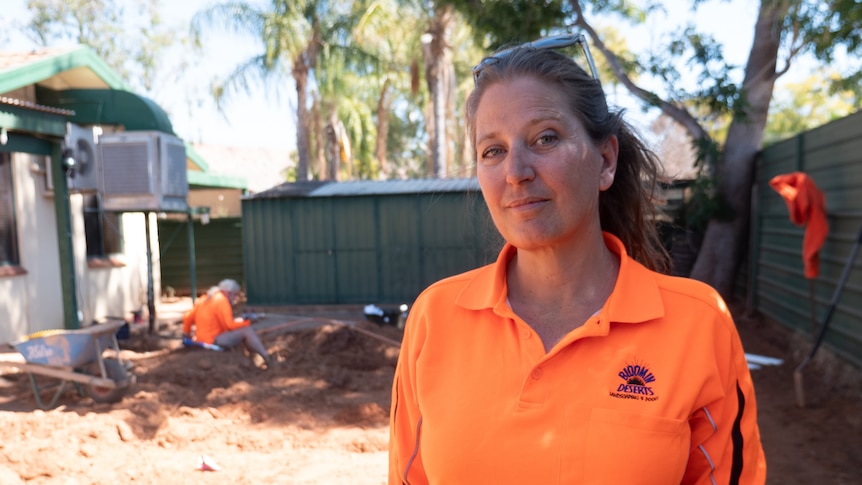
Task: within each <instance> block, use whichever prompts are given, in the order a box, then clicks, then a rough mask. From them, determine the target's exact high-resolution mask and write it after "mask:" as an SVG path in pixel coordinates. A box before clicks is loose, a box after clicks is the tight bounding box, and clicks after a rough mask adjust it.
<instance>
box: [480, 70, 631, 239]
mask: <svg viewBox="0 0 862 485" xmlns="http://www.w3.org/2000/svg"><path fill="white" fill-rule="evenodd" d="M475 124H476V143H475V146H476V164H477V175H478V179H479V185H480V187H481V189H482V194H483V196H484V198H485V202H486V203H487V204H488V209H489V210H490V212H491V217H492V218H493V219H494V224H495V225H496V226H497V229H498V230H499V231H500V233H501V234H502V235H503V237H504V238H505V239H506V240H507V241H509V242H510V243H512V244H513V245H514V246H516V247H518V248H521V249H539V248H544V247H554V246H559V245H565V244H570V243H577V242H578V240H579V239H581V240H587V238H588V237H593V236H595V235H596V234H597V233H599V232H600V231H601V227H600V223H599V209H598V199H599V192H600V191H603V190H607V189H608V188H609V187H610V186H611V184H612V183H613V180H614V173H615V171H616V161H617V139H616V137H611V138H610V139H609V140H607V141H606V142H604V143H602V144H601V145H599V146H596V145H595V144H594V143H593V141H592V140H591V139H590V137H589V136H588V135H587V132H586V130H585V129H584V127H583V125H582V123H581V122H580V121H579V120H578V119H577V118H576V117H575V116H574V114H573V113H571V112H570V110H569V108H568V103H567V102H566V99H565V97H564V96H563V95H562V94H561V93H559V92H558V91H557V88H556V87H555V86H554V85H552V84H548V83H545V82H543V81H540V80H538V79H536V78H534V77H518V78H514V79H512V80H508V81H503V82H499V83H496V84H494V85H492V86H489V87H488V89H487V90H486V91H485V94H484V95H483V96H482V99H481V101H480V103H479V106H478V109H477V111H476V119H475ZM591 234H592V236H590V235H591Z"/></svg>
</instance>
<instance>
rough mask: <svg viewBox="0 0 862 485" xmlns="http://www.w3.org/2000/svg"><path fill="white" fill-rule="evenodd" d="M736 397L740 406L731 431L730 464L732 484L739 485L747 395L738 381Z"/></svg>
mask: <svg viewBox="0 0 862 485" xmlns="http://www.w3.org/2000/svg"><path fill="white" fill-rule="evenodd" d="M736 399H737V401H738V404H739V407H738V410H737V412H736V419H734V420H733V430H732V431H731V439H732V440H733V462H732V463H731V465H730V485H739V476H740V475H742V447H743V444H744V443H743V442H742V429H741V423H742V413H743V412H744V411H745V395H744V394H742V389H740V388H739V382H737V383H736Z"/></svg>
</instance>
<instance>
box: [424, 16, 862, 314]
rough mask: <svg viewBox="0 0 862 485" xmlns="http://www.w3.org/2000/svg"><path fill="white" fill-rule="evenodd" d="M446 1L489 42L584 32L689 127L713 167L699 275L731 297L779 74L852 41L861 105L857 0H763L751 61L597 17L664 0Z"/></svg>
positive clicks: (848, 85)
mask: <svg viewBox="0 0 862 485" xmlns="http://www.w3.org/2000/svg"><path fill="white" fill-rule="evenodd" d="M441 1H443V3H447V4H452V5H455V6H456V7H457V8H458V9H459V10H460V11H461V12H463V13H464V14H465V15H467V16H468V17H469V18H470V19H471V21H472V23H473V24H474V25H475V26H476V29H477V38H478V39H479V40H481V41H486V45H487V46H489V47H490V46H496V45H499V44H502V43H505V42H507V41H510V40H513V39H521V40H529V39H532V38H534V37H536V36H537V35H538V34H544V33H548V32H558V31H561V30H575V31H580V32H583V33H585V34H586V35H587V36H588V37H589V38H590V42H591V44H592V46H593V47H594V48H595V50H596V51H597V52H600V53H601V54H602V57H603V58H604V59H605V62H606V63H607V65H608V67H610V69H611V71H612V72H613V74H614V78H615V79H614V81H615V82H618V83H620V84H622V85H623V86H624V87H625V88H626V89H627V90H628V91H629V92H630V93H631V94H632V95H634V96H635V97H637V98H639V99H640V100H641V101H642V102H643V103H644V105H645V106H648V107H654V108H658V109H660V110H661V111H662V112H663V113H664V114H666V115H667V116H670V117H671V118H673V119H674V120H675V121H676V122H677V123H679V124H681V125H682V126H683V127H684V128H685V130H686V131H687V133H688V135H689V138H690V139H691V142H692V144H693V146H694V147H695V149H696V151H697V153H698V154H699V157H700V160H701V163H702V166H703V167H704V168H705V172H704V174H705V178H706V179H708V180H709V182H710V183H709V184H706V186H707V187H712V188H713V191H712V192H711V193H707V194H705V195H706V196H707V197H708V198H709V199H710V200H711V201H712V202H713V203H712V204H710V205H709V206H710V207H713V208H714V209H715V210H714V211H713V212H712V213H711V215H710V217H709V218H708V220H709V222H708V224H707V226H706V228H705V234H704V238H703V240H704V243H703V246H702V247H701V248H700V251H699V253H698V257H697V260H696V262H695V265H694V268H693V270H692V274H691V276H693V277H695V278H697V279H700V280H703V281H706V282H708V283H710V284H712V285H713V286H714V287H715V288H716V289H718V291H719V292H720V293H721V294H722V295H723V296H725V297H726V298H729V297H730V296H731V295H732V290H733V283H734V281H735V277H736V271H737V269H738V267H739V265H740V263H741V261H742V257H743V254H744V248H745V243H746V240H747V231H748V226H749V218H750V214H749V209H750V193H751V186H752V180H753V175H754V166H755V157H756V154H757V152H758V151H759V150H760V148H761V146H762V143H763V136H764V130H765V126H766V120H767V114H768V111H769V104H770V100H771V99H772V96H773V90H774V88H775V82H776V80H777V79H778V78H779V77H781V76H782V75H784V74H785V73H786V72H788V70H789V68H790V66H791V65H792V64H793V62H795V61H796V60H797V59H798V58H799V57H800V55H802V54H806V53H807V54H811V55H812V56H813V57H814V58H815V59H817V60H818V61H821V62H822V63H824V64H829V63H830V62H832V60H833V59H834V56H835V55H836V54H837V53H839V52H841V50H842V49H843V50H844V51H846V53H847V58H848V59H849V62H848V66H849V67H848V68H847V70H846V71H844V72H843V73H842V76H841V78H840V79H839V80H838V81H836V82H835V83H834V84H835V85H836V86H840V87H842V88H844V89H850V90H852V91H853V92H854V93H855V96H856V103H855V105H856V106H857V107H858V106H859V101H858V100H859V94H860V91H862V88H860V85H862V83H860V82H859V81H860V80H862V65H860V62H859V57H858V54H859V53H860V51H862V9H860V8H859V4H858V0H761V2H760V4H759V8H758V11H757V15H756V18H754V19H752V20H753V23H752V28H753V32H754V35H753V40H752V45H751V48H750V51H749V55H748V59H747V61H746V63H745V66H734V65H731V64H730V63H728V62H726V61H725V59H724V56H723V49H722V46H721V45H720V44H718V43H717V42H716V41H714V40H713V39H712V38H711V37H710V36H708V35H705V34H703V33H702V32H698V31H697V29H696V28H695V27H694V26H684V27H683V28H679V29H676V31H675V32H673V33H672V34H671V35H670V36H669V37H668V38H667V39H665V40H666V42H665V43H663V45H661V46H658V47H656V48H654V49H653V52H655V53H656V54H654V55H653V56H651V57H650V58H636V57H634V56H633V55H632V54H631V53H629V52H620V51H615V50H613V49H611V48H610V47H609V46H608V45H607V44H606V43H605V42H604V38H603V35H602V31H601V30H600V29H598V28H597V27H596V26H595V25H596V23H595V22H596V21H599V22H600V21H602V20H608V19H612V20H613V21H614V22H615V23H617V24H619V22H620V21H622V22H625V23H634V24H636V23H641V22H644V21H645V19H646V18H648V17H649V16H650V15H651V14H654V13H655V12H657V11H658V10H661V9H662V8H663V7H662V5H661V3H660V2H647V3H646V5H645V7H644V8H641V7H638V6H637V5H635V4H634V3H633V2H631V1H628V0H621V1H618V2H604V1H602V2H587V1H582V0H568V1H564V0H549V1H546V2H542V3H541V4H535V3H534V2H531V1H528V0H505V1H504V0H441ZM703 3H706V1H701V0H692V1H691V4H690V5H691V8H692V9H694V8H697V7H698V6H700V5H701V4H703ZM734 27H736V28H738V26H734ZM728 28H733V27H730V26H729V27H728ZM680 65H682V66H683V67H682V68H683V69H685V70H686V72H687V73H688V74H690V75H694V76H695V77H696V79H697V85H696V87H695V88H693V89H686V88H685V87H684V84H683V83H681V82H680V80H681V79H682V74H681V73H680V70H679V69H677V66H680ZM740 72H741V79H740ZM638 75H640V76H641V77H640V78H638V77H637V76H638ZM644 80H651V81H655V82H658V83H659V86H660V87H659V88H656V89H648V88H646V87H645V83H644V82H642V81H644ZM610 81H611V80H603V82H610ZM704 112H706V113H709V115H710V118H709V119H707V120H704V119H703V118H701V117H698V116H697V113H704ZM722 114H723V115H727V117H728V118H729V119H730V122H729V124H728V126H727V128H726V130H722V132H723V133H726V136H725V137H724V139H717V138H715V137H713V136H712V135H711V133H710V130H708V129H707V128H706V127H705V122H711V121H712V120H713V119H714V117H715V116H716V115H722Z"/></svg>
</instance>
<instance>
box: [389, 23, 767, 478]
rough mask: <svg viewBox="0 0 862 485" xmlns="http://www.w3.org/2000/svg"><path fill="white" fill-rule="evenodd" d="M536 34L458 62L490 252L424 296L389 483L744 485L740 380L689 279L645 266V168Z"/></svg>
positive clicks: (398, 381) (648, 249) (747, 469)
mask: <svg viewBox="0 0 862 485" xmlns="http://www.w3.org/2000/svg"><path fill="white" fill-rule="evenodd" d="M575 44H577V45H580V46H581V47H583V48H584V50H585V51H586V53H587V54H588V48H587V46H586V44H585V42H584V38H583V36H560V37H551V38H546V39H542V40H540V41H536V42H534V43H531V44H525V45H523V46H519V47H516V48H513V49H509V50H505V51H502V52H498V53H496V54H495V55H493V56H490V57H488V58H486V59H484V60H483V61H482V62H481V63H480V64H479V65H477V66H476V67H475V68H474V69H473V76H474V81H475V84H476V89H475V90H474V91H473V93H472V94H471V95H470V97H469V98H468V100H467V106H466V112H467V123H468V128H469V135H470V139H471V141H472V143H473V147H474V154H475V158H476V164H477V176H478V180H479V185H480V188H481V190H482V194H483V197H484V199H485V202H486V204H487V205H488V209H489V211H490V213H491V216H492V218H493V220H494V224H495V225H496V227H497V229H498V230H499V231H500V233H501V234H502V236H503V238H504V239H505V240H506V245H505V247H504V248H503V249H502V251H501V253H500V256H499V257H498V259H497V262H496V263H493V264H490V265H488V266H485V267H482V268H479V269H476V270H473V271H470V272H467V273H464V274H461V275H457V276H454V277H451V278H447V279H444V280H442V281H440V282H437V283H435V284H434V285H432V286H431V287H429V288H428V289H427V290H425V291H424V292H423V293H422V294H421V295H420V296H419V298H417V300H416V302H415V303H414V305H413V307H412V309H411V311H410V316H409V319H408V321H407V324H406V327H405V333H404V339H403V344H402V348H401V353H400V356H399V361H398V366H397V369H396V375H395V380H394V385H393V391H392V407H391V427H390V433H391V436H390V460H389V463H390V466H389V483H390V484H392V485H394V484H402V483H405V484H410V485H419V484H426V483H432V484H445V485H450V484H459V483H465V484H466V483H469V484H476V483H489V484H490V483H493V484H527V483H530V484H532V483H537V484H539V483H540V484H543V485H545V484H618V483H626V484H671V483H685V484H704V485H707V484H712V485H714V484H762V483H764V482H765V476H766V465H765V460H764V457H763V450H762V447H761V444H760V436H759V431H758V428H757V420H756V404H755V399H754V389H753V386H752V382H751V377H750V375H749V372H748V368H747V366H746V362H745V357H744V353H743V350H742V345H741V343H740V341H739V337H738V334H737V332H736V328H735V327H734V324H733V321H732V319H731V316H730V313H729V311H728V309H727V307H726V306H725V304H724V302H723V301H722V300H721V298H720V297H719V295H718V294H717V293H716V292H715V291H714V290H713V289H712V288H710V287H708V286H707V285H705V284H703V283H700V282H697V281H693V280H689V279H684V278H675V277H671V276H667V275H665V274H662V272H661V271H663V270H664V269H665V268H666V266H667V255H666V253H665V252H664V251H663V249H662V248H661V245H660V244H659V241H658V237H657V234H656V228H655V227H654V225H653V219H652V218H651V217H650V216H651V215H652V211H653V205H652V197H651V196H652V189H653V187H654V182H655V177H656V173H657V170H658V166H659V162H658V160H657V159H656V157H655V155H654V154H652V153H651V152H650V151H649V150H648V149H647V148H646V147H645V145H644V144H643V143H642V142H641V141H640V140H639V139H638V137H637V136H636V135H635V134H634V133H633V131H632V129H631V128H630V127H629V126H628V125H627V124H626V123H625V121H624V120H623V119H622V115H621V113H616V112H612V111H609V109H608V106H607V104H606V100H605V96H604V92H603V91H602V88H601V85H600V83H599V81H598V79H597V77H596V75H595V69H594V68H593V65H592V59H591V58H590V57H589V55H587V59H588V60H589V64H590V68H591V69H590V71H591V73H592V75H591V74H590V73H587V72H586V71H585V70H584V69H582V68H581V67H579V66H578V65H577V64H576V63H575V62H574V61H573V60H572V59H570V58H569V57H567V56H565V55H563V54H562V53H560V52H559V51H558V50H557V48H560V47H566V46H571V45H575Z"/></svg>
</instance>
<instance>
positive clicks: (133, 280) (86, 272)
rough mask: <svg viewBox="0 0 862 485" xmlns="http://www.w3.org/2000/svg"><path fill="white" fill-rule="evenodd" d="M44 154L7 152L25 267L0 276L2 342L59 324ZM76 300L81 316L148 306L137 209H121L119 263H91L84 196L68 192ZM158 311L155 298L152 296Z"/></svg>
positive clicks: (154, 241) (121, 313)
mask: <svg viewBox="0 0 862 485" xmlns="http://www.w3.org/2000/svg"><path fill="white" fill-rule="evenodd" d="M46 160H47V157H46V156H44V155H34V154H29V153H20V152H19V153H13V154H12V178H13V183H14V191H15V211H16V224H17V229H18V244H19V259H20V264H19V265H20V267H21V268H23V269H24V270H25V273H23V274H19V275H15V276H6V277H2V278H0V342H11V341H15V340H18V339H20V338H22V337H24V336H26V335H28V334H31V333H34V332H38V331H41V330H50V329H57V328H63V326H64V322H63V294H62V285H61V272H60V255H59V249H58V240H59V237H60V236H59V235H58V233H57V219H56V214H55V207H54V193H53V191H52V190H49V188H48V187H47V185H46V183H45V176H46V173H45V169H44V167H45V164H46ZM69 204H70V214H71V217H72V241H73V247H74V264H75V276H76V277H75V280H76V288H77V293H78V294H77V304H78V310H79V316H80V318H81V322H83V323H84V324H88V323H89V322H92V321H94V320H95V321H102V320H104V319H105V318H106V317H113V316H118V317H126V318H127V317H128V316H129V313H130V312H132V311H135V310H139V309H141V308H142V307H146V290H147V264H146V238H145V233H146V226H145V225H144V220H145V219H144V215H143V214H141V213H129V214H123V216H122V219H123V223H122V224H123V235H124V243H123V254H122V255H120V256H119V257H118V259H119V260H120V261H122V262H123V265H120V266H115V267H99V268H96V267H90V265H89V264H88V261H87V256H86V243H85V237H84V219H83V209H82V198H81V196H80V195H78V194H72V195H70V197H69ZM150 228H151V232H150V238H151V245H152V252H153V255H154V256H153V261H154V265H153V284H154V294H155V295H158V294H159V293H160V273H159V267H158V254H159V244H158V229H157V218H156V214H151V215H150ZM155 303H156V305H157V306H156V311H158V301H157V299H156V301H155Z"/></svg>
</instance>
